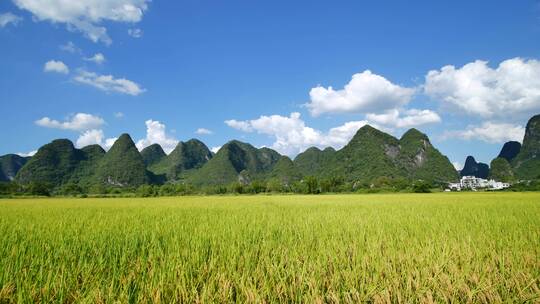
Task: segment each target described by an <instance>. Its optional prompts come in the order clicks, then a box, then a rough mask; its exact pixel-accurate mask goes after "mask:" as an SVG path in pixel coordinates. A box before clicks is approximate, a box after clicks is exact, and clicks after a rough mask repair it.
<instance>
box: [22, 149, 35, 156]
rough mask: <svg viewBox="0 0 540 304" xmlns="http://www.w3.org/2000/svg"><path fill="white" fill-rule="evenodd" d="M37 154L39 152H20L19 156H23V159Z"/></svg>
mask: <svg viewBox="0 0 540 304" xmlns="http://www.w3.org/2000/svg"><path fill="white" fill-rule="evenodd" d="M36 153H37V150H34V151H30V152H28V153H24V152H19V153H17V155H19V156H22V157H28V156H34V155H36Z"/></svg>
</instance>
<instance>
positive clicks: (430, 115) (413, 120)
mask: <svg viewBox="0 0 540 304" xmlns="http://www.w3.org/2000/svg"><path fill="white" fill-rule="evenodd" d="M366 119H367V120H369V121H372V122H375V123H378V124H381V125H385V126H390V127H395V128H411V127H416V126H421V125H425V124H431V123H438V122H441V117H440V116H439V115H438V114H437V113H435V112H433V111H431V110H417V109H410V110H405V111H399V110H397V109H392V110H389V111H387V112H385V113H383V114H373V113H371V114H367V115H366Z"/></svg>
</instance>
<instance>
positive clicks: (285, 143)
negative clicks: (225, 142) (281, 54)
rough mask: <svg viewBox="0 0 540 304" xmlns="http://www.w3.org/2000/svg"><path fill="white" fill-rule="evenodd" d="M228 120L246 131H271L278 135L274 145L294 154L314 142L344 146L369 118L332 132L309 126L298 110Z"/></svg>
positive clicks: (270, 132)
mask: <svg viewBox="0 0 540 304" xmlns="http://www.w3.org/2000/svg"><path fill="white" fill-rule="evenodd" d="M225 123H226V124H227V125H228V126H230V127H232V128H235V129H237V130H240V131H243V132H253V131H256V132H257V133H260V134H266V135H269V136H271V137H272V138H273V139H274V143H273V144H272V145H271V147H272V148H273V149H275V150H277V151H278V152H280V153H283V154H286V155H291V156H293V155H296V154H298V153H299V152H302V151H304V150H305V149H306V148H309V147H311V146H317V147H320V148H324V147H328V146H332V147H334V148H336V149H338V148H341V147H342V146H344V145H345V144H347V142H349V140H350V139H351V138H352V137H353V136H354V134H355V133H356V132H357V131H358V129H360V128H361V127H362V126H364V125H366V124H367V123H368V122H367V121H364V120H363V121H350V122H347V123H345V124H343V125H341V126H338V127H335V128H332V129H330V130H329V131H328V132H322V131H319V130H316V129H313V128H310V127H308V126H306V124H305V122H304V121H303V120H302V119H301V118H300V113H297V112H294V113H291V115H290V116H289V117H286V116H281V115H270V116H261V117H259V118H258V119H254V120H246V121H237V120H227V121H225Z"/></svg>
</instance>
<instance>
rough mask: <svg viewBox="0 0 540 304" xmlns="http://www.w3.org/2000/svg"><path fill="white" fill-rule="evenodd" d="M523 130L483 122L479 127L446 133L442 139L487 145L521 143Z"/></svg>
mask: <svg viewBox="0 0 540 304" xmlns="http://www.w3.org/2000/svg"><path fill="white" fill-rule="evenodd" d="M524 135H525V128H524V127H523V126H520V125H516V124H510V123H495V122H489V121H487V122H484V123H482V124H481V125H470V126H468V127H467V128H466V129H464V130H455V131H446V132H445V133H443V135H442V139H443V140H444V139H448V138H460V139H465V140H481V141H484V142H488V143H504V142H507V141H511V140H515V141H519V142H521V141H522V140H523V136H524Z"/></svg>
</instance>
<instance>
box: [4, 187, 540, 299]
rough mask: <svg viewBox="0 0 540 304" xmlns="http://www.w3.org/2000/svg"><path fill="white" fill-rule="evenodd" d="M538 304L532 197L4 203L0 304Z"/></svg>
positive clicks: (538, 208) (538, 231) (538, 244)
mask: <svg viewBox="0 0 540 304" xmlns="http://www.w3.org/2000/svg"><path fill="white" fill-rule="evenodd" d="M36 302H44V303H112V302H120V303H174V302H177V303H186V302H188V303H210V302H212V303H226V302H250V303H271V302H289V303H290V302H295V303H358V302H372V303H415V302H417V303H432V302H460V303H468V302H470V303H498V302H511V303H540V193H439V194H380V195H320V196H297V195H290V196H277V195H276V196H206V197H202V196H201V197H168V198H146V199H142V198H141V199H135V198H125V199H121V198H114V199H113V198H109V199H90V198H87V199H60V198H54V199H12V200H0V303H36Z"/></svg>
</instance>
